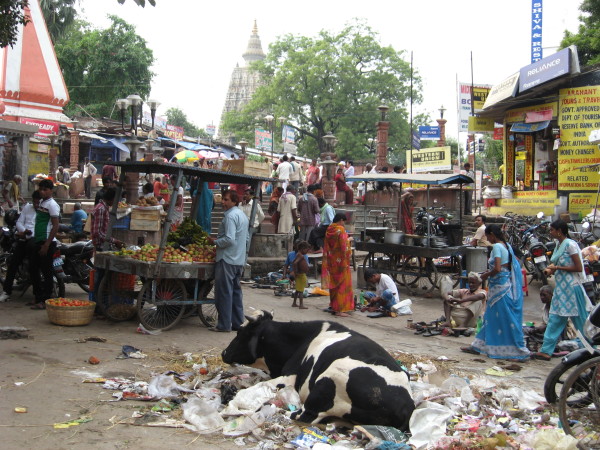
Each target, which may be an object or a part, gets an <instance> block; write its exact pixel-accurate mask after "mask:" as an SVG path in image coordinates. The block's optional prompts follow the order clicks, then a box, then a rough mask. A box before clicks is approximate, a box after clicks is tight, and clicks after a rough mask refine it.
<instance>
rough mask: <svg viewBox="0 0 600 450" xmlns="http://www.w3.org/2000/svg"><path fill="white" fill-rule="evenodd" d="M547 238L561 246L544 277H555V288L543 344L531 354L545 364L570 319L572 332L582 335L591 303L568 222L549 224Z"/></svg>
mask: <svg viewBox="0 0 600 450" xmlns="http://www.w3.org/2000/svg"><path fill="white" fill-rule="evenodd" d="M550 236H551V237H552V238H554V239H557V240H558V242H559V243H560V245H559V246H558V247H557V248H556V250H554V253H553V254H552V257H551V258H550V263H551V264H550V265H549V266H548V267H547V268H546V274H547V275H554V276H555V277H556V287H555V288H554V294H553V295H552V300H551V302H550V314H549V318H548V324H547V325H546V331H545V332H544V343H543V344H542V348H541V349H540V351H539V352H538V353H534V354H533V357H534V358H535V359H542V360H544V361H550V358H551V357H552V353H554V348H555V347H556V343H557V342H558V339H559V337H560V335H561V333H562V332H563V331H564V329H565V327H566V326H567V323H568V321H569V319H571V321H572V322H573V325H574V326H575V329H577V330H579V331H581V332H582V333H583V326H584V324H585V320H586V318H587V316H588V312H589V310H591V308H592V303H591V302H590V299H589V298H588V296H587V295H586V293H585V289H584V287H583V285H582V280H584V279H585V275H584V273H583V258H582V256H581V250H579V246H578V245H577V243H576V242H575V241H573V240H572V239H569V227H568V226H567V223H566V222H564V221H562V220H555V221H554V222H552V223H551V224H550Z"/></svg>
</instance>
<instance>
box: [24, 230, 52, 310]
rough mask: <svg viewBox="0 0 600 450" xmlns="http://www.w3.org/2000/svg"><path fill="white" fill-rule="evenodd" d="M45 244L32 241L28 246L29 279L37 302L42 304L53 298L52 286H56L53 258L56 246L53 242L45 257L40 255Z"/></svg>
mask: <svg viewBox="0 0 600 450" xmlns="http://www.w3.org/2000/svg"><path fill="white" fill-rule="evenodd" d="M43 243H44V242H35V241H34V239H30V240H29V242H28V245H27V255H28V256H29V277H30V278H31V285H32V287H33V295H35V302H36V303H42V302H44V301H46V300H48V299H49V298H52V285H53V284H54V280H53V275H54V270H53V268H52V258H53V256H54V251H55V250H56V244H55V243H54V242H52V243H51V244H50V246H49V247H48V252H47V253H46V254H45V255H40V248H42V244H43Z"/></svg>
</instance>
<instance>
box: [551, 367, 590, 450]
mask: <svg viewBox="0 0 600 450" xmlns="http://www.w3.org/2000/svg"><path fill="white" fill-rule="evenodd" d="M558 415H559V418H560V421H561V424H562V427H563V429H564V431H565V433H567V434H570V435H572V436H574V437H575V438H577V439H579V440H580V444H583V447H582V448H589V446H588V445H586V444H585V443H584V442H583V440H586V439H590V438H593V439H594V441H595V443H596V444H597V443H598V439H600V435H599V434H598V430H600V357H596V358H593V359H590V360H588V361H586V362H584V363H582V364H580V365H578V366H577V367H576V368H575V370H573V372H572V373H571V375H569V377H568V378H567V380H566V381H565V384H564V385H563V388H562V389H561V391H560V397H559V399H558ZM594 435H595V436H594Z"/></svg>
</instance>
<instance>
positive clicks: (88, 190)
mask: <svg viewBox="0 0 600 450" xmlns="http://www.w3.org/2000/svg"><path fill="white" fill-rule="evenodd" d="M83 190H84V191H85V198H92V177H85V178H84V179H83Z"/></svg>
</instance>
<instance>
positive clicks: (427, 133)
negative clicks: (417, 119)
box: [419, 125, 440, 141]
mask: <svg viewBox="0 0 600 450" xmlns="http://www.w3.org/2000/svg"><path fill="white" fill-rule="evenodd" d="M419 138H420V139H421V140H422V141H427V140H429V141H437V140H439V139H440V127H432V126H428V125H426V126H422V127H419Z"/></svg>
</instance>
